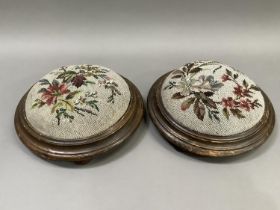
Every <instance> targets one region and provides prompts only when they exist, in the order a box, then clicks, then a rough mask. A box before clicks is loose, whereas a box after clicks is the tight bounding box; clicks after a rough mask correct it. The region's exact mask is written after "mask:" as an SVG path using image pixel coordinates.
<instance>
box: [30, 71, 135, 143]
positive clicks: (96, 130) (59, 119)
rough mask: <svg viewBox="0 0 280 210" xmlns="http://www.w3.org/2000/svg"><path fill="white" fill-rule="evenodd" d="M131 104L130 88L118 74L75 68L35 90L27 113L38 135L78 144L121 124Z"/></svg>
mask: <svg viewBox="0 0 280 210" xmlns="http://www.w3.org/2000/svg"><path fill="white" fill-rule="evenodd" d="M129 103H130V90H129V87H128V85H127V83H126V82H125V80H124V79H123V78H122V77H121V76H120V75H118V74H117V73H115V72H114V71H111V70H110V69H108V68H105V67H102V66H96V65H71V66H63V67H61V68H58V69H55V70H53V71H52V72H50V73H49V74H47V75H46V76H44V77H43V78H42V79H41V80H40V81H39V82H37V83H36V84H35V85H34V86H33V87H32V88H31V90H30V91H29V93H28V95H27V99H26V103H25V112H26V117H27V120H28V122H29V123H30V125H31V126H32V127H33V128H34V130H35V131H37V132H39V133H41V134H43V135H45V136H48V137H50V138H54V139H59V140H62V141H63V140H67V141H69V140H73V141H75V140H79V139H85V138H89V137H92V136H94V135H97V134H100V133H101V132H103V131H105V130H106V129H108V128H109V127H111V126H112V125H114V124H115V123H117V122H118V121H119V120H120V119H121V117H122V116H123V115H124V114H125V112H126V110H127V108H128V106H129Z"/></svg>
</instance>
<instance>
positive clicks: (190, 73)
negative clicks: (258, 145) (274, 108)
mask: <svg viewBox="0 0 280 210" xmlns="http://www.w3.org/2000/svg"><path fill="white" fill-rule="evenodd" d="M218 64H219V63H217V62H214V61H210V62H201V61H200V62H194V63H188V64H186V65H185V66H183V67H182V69H180V70H179V69H177V70H174V71H173V72H172V77H171V79H174V80H171V81H169V83H168V85H166V86H165V87H164V90H167V89H173V88H176V89H178V90H179V91H178V92H176V93H175V94H173V95H172V97H171V98H172V99H184V100H183V101H182V103H181V110H182V111H186V110H188V109H189V108H190V107H191V106H192V105H193V111H194V114H195V115H196V116H197V118H198V119H200V120H201V121H203V120H204V117H205V114H206V113H208V117H209V118H210V119H211V120H217V121H220V110H221V109H222V113H223V114H224V116H225V117H226V118H227V119H229V117H230V116H231V115H232V116H234V117H237V118H238V119H241V118H245V116H244V114H243V111H245V112H250V111H251V110H254V109H255V108H258V107H261V106H262V105H261V104H260V103H259V101H258V99H253V95H254V92H255V91H260V89H259V88H258V87H257V86H255V85H249V84H248V82H247V81H246V80H245V79H244V80H243V82H242V84H239V83H238V81H237V79H238V77H239V74H238V73H233V72H232V71H230V70H229V69H226V71H225V74H223V75H222V77H221V80H220V81H218V80H215V79H214V76H212V75H208V76H205V75H200V76H199V77H198V78H197V79H196V78H195V76H196V75H197V74H198V73H199V72H201V71H202V70H203V68H202V67H205V66H209V65H218ZM220 69H222V66H221V65H219V66H218V67H217V68H215V69H214V70H213V74H215V73H216V71H218V70H220ZM175 79H177V80H175ZM178 79H180V80H179V81H178ZM227 82H233V83H234V84H235V87H234V88H233V90H232V92H233V94H234V97H230V96H229V97H224V98H222V100H221V101H214V100H213V96H214V95H215V94H216V93H217V91H219V90H220V88H222V87H223V86H224V85H225V83H227Z"/></svg>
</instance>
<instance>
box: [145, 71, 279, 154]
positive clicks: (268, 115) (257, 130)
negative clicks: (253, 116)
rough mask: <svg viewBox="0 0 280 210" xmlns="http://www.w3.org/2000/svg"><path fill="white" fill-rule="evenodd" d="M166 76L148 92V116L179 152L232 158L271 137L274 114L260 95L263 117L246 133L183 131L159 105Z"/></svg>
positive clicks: (265, 96)
mask: <svg viewBox="0 0 280 210" xmlns="http://www.w3.org/2000/svg"><path fill="white" fill-rule="evenodd" d="M169 74H170V72H169V73H167V74H165V75H163V76H162V77H160V78H159V79H158V80H157V81H156V82H155V83H154V85H153V86H152V88H151V89H150V92H149V95H148V102H147V105H148V112H149V115H150V117H151V119H152V121H153V123H154V124H155V126H156V127H157V128H158V130H159V131H160V133H161V134H162V135H163V137H165V139H167V140H168V141H169V142H170V143H171V144H172V145H174V146H175V147H178V148H179V149H180V150H182V151H185V152H191V153H195V154H197V155H201V156H210V157H224V156H234V155H238V154H242V153H244V152H247V151H250V150H253V149H254V148H256V147H258V146H260V145H261V144H263V143H264V142H265V141H266V140H267V138H268V136H269V135H270V134H271V132H272V130H273V128H274V124H275V112H274V109H273V106H272V104H271V102H270V100H269V98H268V97H267V95H266V94H265V93H264V92H263V91H262V94H263V96H264V100H265V111H264V115H263V117H262V119H261V120H260V122H259V123H258V124H257V125H255V126H254V127H253V128H251V129H249V130H248V131H246V132H243V133H240V134H236V135H231V136H225V137H224V136H215V135H207V134H203V133H199V132H197V131H194V130H191V129H188V128H186V127H183V126H182V125H180V124H178V123H177V122H176V121H175V120H174V119H173V118H172V116H170V114H169V113H168V112H167V111H166V109H165V108H164V106H163V103H162V97H161V89H162V83H163V81H164V80H165V78H166V77H167V76H168V75H169Z"/></svg>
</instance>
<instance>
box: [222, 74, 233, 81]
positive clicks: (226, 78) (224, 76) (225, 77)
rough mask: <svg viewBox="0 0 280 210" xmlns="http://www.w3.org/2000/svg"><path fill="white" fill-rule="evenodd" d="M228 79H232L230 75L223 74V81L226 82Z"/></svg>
mask: <svg viewBox="0 0 280 210" xmlns="http://www.w3.org/2000/svg"><path fill="white" fill-rule="evenodd" d="M228 80H231V79H230V77H229V76H228V75H227V74H224V75H223V76H222V81H223V82H226V81H228Z"/></svg>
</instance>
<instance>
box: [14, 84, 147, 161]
mask: <svg viewBox="0 0 280 210" xmlns="http://www.w3.org/2000/svg"><path fill="white" fill-rule="evenodd" d="M125 80H126V82H127V84H128V86H129V89H130V91H131V100H130V104H129V107H128V109H127V111H126V113H125V114H124V116H123V117H122V118H121V119H120V120H119V121H118V122H117V123H116V124H114V125H113V126H111V127H110V128H109V129H108V130H106V131H105V132H102V133H101V134H99V135H96V136H92V137H90V138H88V139H79V140H77V141H73V140H70V141H65V142H63V141H61V140H59V139H53V138H48V137H47V136H44V135H42V134H40V133H38V132H37V131H35V130H34V128H32V126H31V125H30V124H29V123H28V121H27V119H26V115H25V111H24V110H25V100H26V96H27V94H26V95H25V96H24V97H23V98H22V99H21V101H20V102H19V105H18V107H17V110H16V113H15V121H14V122H15V129H16V132H17V134H18V136H19V138H20V139H21V141H22V142H23V143H24V144H25V145H26V146H27V147H28V148H29V149H30V150H31V151H32V152H33V153H35V154H36V155H38V156H40V157H42V158H44V159H48V160H65V161H72V162H76V163H78V164H84V163H87V162H89V161H90V160H92V159H93V158H95V157H97V156H100V155H103V154H105V153H108V152H109V151H111V150H113V149H115V148H117V147H118V146H119V145H121V144H122V143H124V142H125V140H127V139H128V138H129V137H130V136H131V135H132V134H133V132H134V131H135V130H136V129H137V128H138V126H139V125H140V123H141V121H142V119H143V115H144V103H143V98H142V96H141V94H140V92H139V90H138V89H137V88H136V87H135V85H134V84H133V83H131V82H130V81H129V80H127V79H125Z"/></svg>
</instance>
